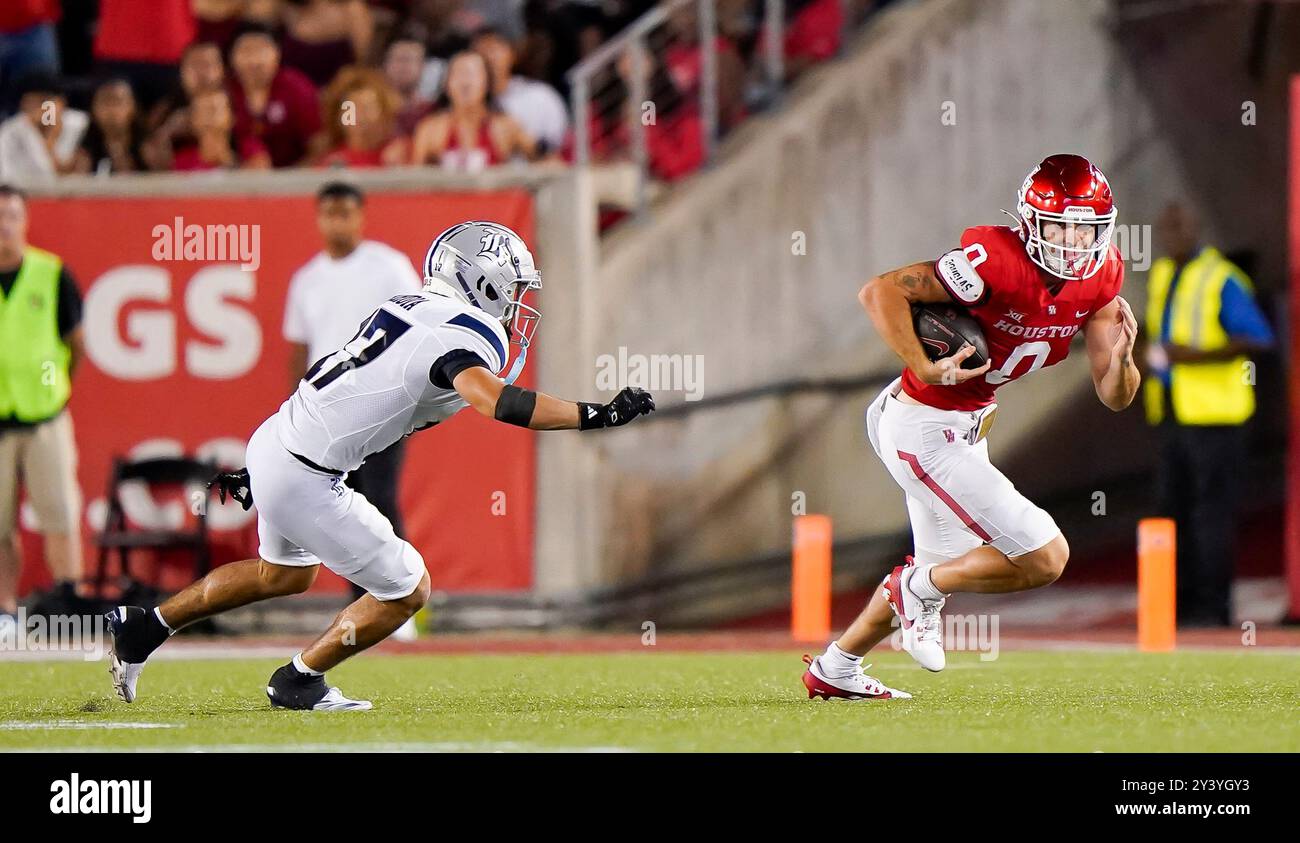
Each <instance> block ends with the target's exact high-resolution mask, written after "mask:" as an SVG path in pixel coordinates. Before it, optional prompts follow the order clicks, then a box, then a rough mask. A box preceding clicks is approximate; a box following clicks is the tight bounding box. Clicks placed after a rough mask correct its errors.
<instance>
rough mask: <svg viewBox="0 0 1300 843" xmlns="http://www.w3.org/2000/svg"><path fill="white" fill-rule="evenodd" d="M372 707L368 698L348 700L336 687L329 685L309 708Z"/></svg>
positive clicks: (344, 708)
mask: <svg viewBox="0 0 1300 843" xmlns="http://www.w3.org/2000/svg"><path fill="white" fill-rule="evenodd" d="M374 707H375V706H374V704H373V703H371V702H370V700H350V699H348V698H347V697H345V696H343V692H342V691H340V690H339V689H338V688H333V687H331V688H330V689H329V690H328V691H326V692H325V696H324V697H322V698H321V700H320V702H318V703H316V704H315V705H313V706H312V707H311V708H312V711H369V710H370V709H372V708H374Z"/></svg>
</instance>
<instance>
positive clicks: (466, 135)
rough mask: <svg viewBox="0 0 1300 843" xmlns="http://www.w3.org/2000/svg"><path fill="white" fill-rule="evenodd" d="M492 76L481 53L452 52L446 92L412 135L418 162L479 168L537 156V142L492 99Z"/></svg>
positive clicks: (413, 154) (450, 167) (460, 169)
mask: <svg viewBox="0 0 1300 843" xmlns="http://www.w3.org/2000/svg"><path fill="white" fill-rule="evenodd" d="M490 78H491V74H490V73H489V71H488V66H487V60H486V59H484V58H483V56H482V55H480V54H479V53H475V52H473V51H471V50H466V51H464V52H460V53H457V54H456V55H454V56H452V57H451V61H450V62H449V63H448V65H447V90H446V93H445V94H444V95H443V98H442V100H441V101H440V102H439V105H438V108H437V109H436V110H435V111H434V113H433V114H430V115H429V116H428V117H426V118H424V119H423V120H421V121H420V125H419V126H417V127H416V130H415V136H414V137H413V138H412V144H411V145H412V152H411V160H412V161H413V162H414V163H416V164H438V165H439V166H441V167H443V168H444V169H448V170H455V171H458V172H478V171H480V170H483V169H485V168H487V167H491V166H494V165H496V164H503V163H505V162H506V161H509V160H510V159H511V158H513V157H515V156H516V155H518V156H522V157H524V158H530V159H531V158H533V157H535V156H536V152H537V144H536V142H535V141H534V140H533V139H532V137H530V136H529V135H528V133H527V132H525V131H524V130H523V128H522V127H521V126H520V125H519V124H518V123H517V122H516V121H515V119H514V118H513V117H511V116H510V115H508V114H505V113H504V112H502V111H501V110H500V109H499V108H498V107H497V105H496V102H495V101H494V100H493V99H492V91H491V88H490V87H489V79H490Z"/></svg>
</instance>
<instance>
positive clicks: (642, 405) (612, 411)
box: [578, 386, 655, 430]
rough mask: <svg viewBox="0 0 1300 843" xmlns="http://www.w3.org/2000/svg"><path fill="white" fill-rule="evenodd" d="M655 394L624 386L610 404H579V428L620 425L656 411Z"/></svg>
mask: <svg viewBox="0 0 1300 843" xmlns="http://www.w3.org/2000/svg"><path fill="white" fill-rule="evenodd" d="M654 409H655V399H654V396H653V395H651V394H650V393H648V392H646V391H645V390H644V389H637V388H636V387H635V386H629V387H624V389H623V391H622V392H620V393H619V394H618V395H615V396H614V400H613V401H611V402H609V403H608V404H584V403H579V404H578V429H579V430H596V429H598V428H602V427H619V426H621V425H625V424H627V423H628V422H630V421H632V419H634V418H636V417H637V416H644V415H648V414H650V413H652V412H654Z"/></svg>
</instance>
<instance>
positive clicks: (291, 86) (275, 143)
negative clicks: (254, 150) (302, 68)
mask: <svg viewBox="0 0 1300 843" xmlns="http://www.w3.org/2000/svg"><path fill="white" fill-rule="evenodd" d="M230 107H231V110H232V111H233V112H234V114H235V134H236V135H238V136H239V137H240V138H250V137H251V138H256V139H257V140H260V141H261V142H262V143H263V144H265V145H266V149H267V152H269V153H271V163H272V164H273V165H274V166H276V167H291V166H293V165H294V164H297V163H298V162H299V161H301V160H302V157H303V156H304V155H305V154H306V153H307V141H308V140H309V139H310V138H311V136H312V135H314V134H316V132H318V131H319V130H320V105H319V104H318V103H317V101H316V88H315V86H314V85H312V83H311V80H309V79H308V78H307V77H306V76H304V75H303V74H302V73H300V72H299V71H297V70H294V69H293V68H292V67H282V68H280V71H279V72H278V73H276V74H275V78H274V79H273V80H271V93H270V95H269V96H268V97H267V100H266V110H265V111H264V112H262V113H261V114H253V113H252V112H251V111H249V109H248V101H247V99H246V98H245V97H244V89H243V87H242V86H241V85H240V84H239V80H238V79H231V82H230Z"/></svg>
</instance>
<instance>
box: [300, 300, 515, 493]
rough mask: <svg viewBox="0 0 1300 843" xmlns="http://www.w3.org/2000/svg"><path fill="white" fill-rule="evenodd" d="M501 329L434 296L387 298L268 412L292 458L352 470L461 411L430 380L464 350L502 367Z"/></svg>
mask: <svg viewBox="0 0 1300 843" xmlns="http://www.w3.org/2000/svg"><path fill="white" fill-rule="evenodd" d="M507 348H508V340H507V338H506V332H505V329H504V328H503V327H502V326H501V323H500V322H498V321H497V320H495V319H493V318H492V317H491V316H489V315H488V314H486V313H484V312H483V311H481V310H479V309H478V308H476V307H472V306H471V305H468V304H466V303H464V302H463V301H461V300H460V299H458V298H455V297H453V296H452V295H450V294H444V293H441V292H436V291H430V290H421V291H420V292H418V293H412V294H410V295H400V296H394V297H393V298H391V299H389V300H388V301H386V302H384V303H383V304H382V305H380V307H379V309H378V310H376V311H375V312H374V313H373V314H371V315H370V316H369V317H367V318H366V319H365V320H364V321H363V322H362V323H361V327H360V329H359V330H358V331H357V334H356V336H354V337H353V338H352V339H351V340H350V341H349V342H348V343H347V344H346V345H344V346H343V348H341V349H340V350H338V351H336V352H334V353H333V354H329V355H326V356H325V357H322V358H321V359H320V360H319V361H317V362H316V364H315V365H313V366H312V367H311V369H310V370H309V371H308V372H307V374H306V375H305V376H304V377H303V379H302V381H300V382H299V384H298V389H297V390H295V391H294V393H293V395H291V396H289V400H287V401H285V402H284V404H283V405H281V407H280V410H279V412H277V413H276V415H275V421H276V430H277V433H278V434H279V438H280V443H281V444H282V445H284V447H285V449H286V450H288V451H289V452H290V453H293V454H296V455H298V456H300V457H305V458H306V459H308V460H310V461H311V462H313V463H315V464H316V465H317V466H320V467H322V468H327V469H330V470H332V471H339V472H347V471H352V470H353V469H355V468H356V467H357V466H359V465H361V462H362V460H364V459H365V458H366V457H367V456H369V455H370V454H374V453H377V452H379V451H382V450H383V449H385V448H387V447H388V446H389V445H391V444H393V443H394V442H396V441H397V440H398V439H401V438H402V437H403V436H406V435H407V434H409V433H411V432H412V431H415V430H421V429H423V428H426V427H430V426H432V425H435V424H437V423H438V422H441V421H444V420H446V419H448V418H451V416H452V415H454V414H455V413H457V412H459V411H460V410H462V409H464V408H465V407H466V406H468V405H467V404H466V403H465V400H464V399H463V398H461V397H460V395H458V394H457V393H456V391H455V390H453V389H449V388H446V387H440V386H436V385H435V384H434V383H433V382H432V381H431V380H430V378H431V377H432V372H433V371H434V369H435V366H438V365H440V363H441V361H442V360H443V358H444V357H446V356H447V355H448V354H450V353H453V352H458V351H470V352H473V353H474V354H476V355H478V357H479V358H480V359H481V360H482V361H483V362H484V363H485V364H486V365H487V366H488V367H489V368H490V369H491V370H492V371H493V372H494V373H500V371H501V370H502V369H503V368H505V365H506V355H507Z"/></svg>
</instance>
